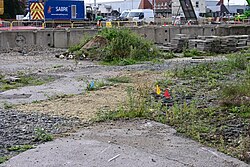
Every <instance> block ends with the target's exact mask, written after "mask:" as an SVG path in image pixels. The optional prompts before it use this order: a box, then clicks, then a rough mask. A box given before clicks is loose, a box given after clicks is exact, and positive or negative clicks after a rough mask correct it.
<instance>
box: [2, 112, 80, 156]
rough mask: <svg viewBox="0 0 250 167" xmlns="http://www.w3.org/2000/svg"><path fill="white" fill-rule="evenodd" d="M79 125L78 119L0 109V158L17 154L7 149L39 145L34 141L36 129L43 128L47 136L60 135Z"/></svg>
mask: <svg viewBox="0 0 250 167" xmlns="http://www.w3.org/2000/svg"><path fill="white" fill-rule="evenodd" d="M80 125H82V124H81V121H80V120H79V119H73V118H71V119H66V118H62V117H59V116H49V115H46V114H41V113H35V112H34V113H29V114H26V113H23V112H18V111H14V110H2V109H0V157H2V156H8V155H15V154H16V153H17V152H13V151H11V152H10V151H8V150H7V148H8V147H11V146H15V145H23V144H28V145H33V144H39V143H41V142H39V141H35V129H36V128H43V129H44V130H45V131H46V132H48V133H49V134H62V133H66V132H69V131H72V130H73V129H75V128H77V127H79V126H80Z"/></svg>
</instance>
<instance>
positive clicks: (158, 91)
mask: <svg viewBox="0 0 250 167" xmlns="http://www.w3.org/2000/svg"><path fill="white" fill-rule="evenodd" d="M156 94H158V95H160V94H161V89H160V87H159V86H158V85H156Z"/></svg>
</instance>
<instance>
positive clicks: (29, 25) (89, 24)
mask: <svg viewBox="0 0 250 167" xmlns="http://www.w3.org/2000/svg"><path fill="white" fill-rule="evenodd" d="M199 24H202V25H204V24H211V20H209V19H204V20H199ZM227 24H250V19H246V20H243V21H231V22H228V23H227ZM148 25H150V24H147V23H145V22H137V21H101V22H100V21H98V22H95V21H44V22H43V21H0V31H1V30H17V29H21V30H22V29H23V30H25V29H44V28H57V29H60V28H101V27H138V26H148ZM154 25H157V26H167V25H172V23H171V20H170V19H165V18H164V19H158V20H157V22H155V23H154Z"/></svg>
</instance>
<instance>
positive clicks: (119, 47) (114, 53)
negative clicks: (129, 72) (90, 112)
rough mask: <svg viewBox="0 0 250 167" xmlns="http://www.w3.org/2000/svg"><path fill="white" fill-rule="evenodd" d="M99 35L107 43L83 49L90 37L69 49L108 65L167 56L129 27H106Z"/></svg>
mask: <svg viewBox="0 0 250 167" xmlns="http://www.w3.org/2000/svg"><path fill="white" fill-rule="evenodd" d="M97 36H100V37H101V38H103V41H107V44H103V45H102V44H100V46H99V47H98V46H97V47H93V48H90V49H82V46H83V45H84V44H86V41H89V40H90V38H88V39H87V40H85V42H80V44H78V45H75V46H73V47H71V48H70V49H69V51H70V52H71V53H77V54H78V55H81V54H84V55H86V56H87V58H89V59H92V60H99V61H101V62H102V64H106V65H107V64H108V65H130V64H135V63H137V62H141V61H150V60H151V59H154V58H160V57H164V56H165V55H163V54H161V53H160V51H159V50H158V49H157V48H156V47H155V46H154V45H153V43H152V42H150V41H148V40H146V39H144V38H142V37H140V36H139V35H138V34H136V33H134V32H132V31H131V30H129V29H118V28H105V29H102V30H101V31H100V32H99V33H98V35H97ZM94 38H95V37H94ZM94 38H92V39H94ZM97 43H98V42H97Z"/></svg>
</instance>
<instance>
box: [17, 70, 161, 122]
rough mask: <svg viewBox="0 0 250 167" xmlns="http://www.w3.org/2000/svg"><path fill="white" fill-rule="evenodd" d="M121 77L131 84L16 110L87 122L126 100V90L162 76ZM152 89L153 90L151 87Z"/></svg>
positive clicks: (60, 98)
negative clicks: (102, 111) (127, 78)
mask: <svg viewBox="0 0 250 167" xmlns="http://www.w3.org/2000/svg"><path fill="white" fill-rule="evenodd" d="M123 76H128V77H130V78H131V79H132V83H123V84H118V85H115V86H108V87H105V88H103V89H100V90H97V91H87V92H85V93H83V94H81V95H74V96H65V97H57V98H56V99H52V100H46V101H41V102H37V103H30V104H23V105H18V106H17V107H16V109H18V110H20V111H23V112H34V111H36V112H40V113H45V114H51V115H59V116H64V117H77V118H80V119H81V120H84V121H89V120H91V119H92V118H95V117H96V114H97V112H98V111H100V110H103V109H105V110H114V109H116V108H117V107H119V105H121V104H122V103H125V102H126V100H127V88H128V87H134V88H136V87H137V86H141V85H152V84H153V83H154V82H155V81H156V79H157V78H160V77H161V76H162V75H160V73H158V72H145V71H144V72H134V73H130V72H126V73H124V74H123ZM152 89H154V88H153V87H152Z"/></svg>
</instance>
